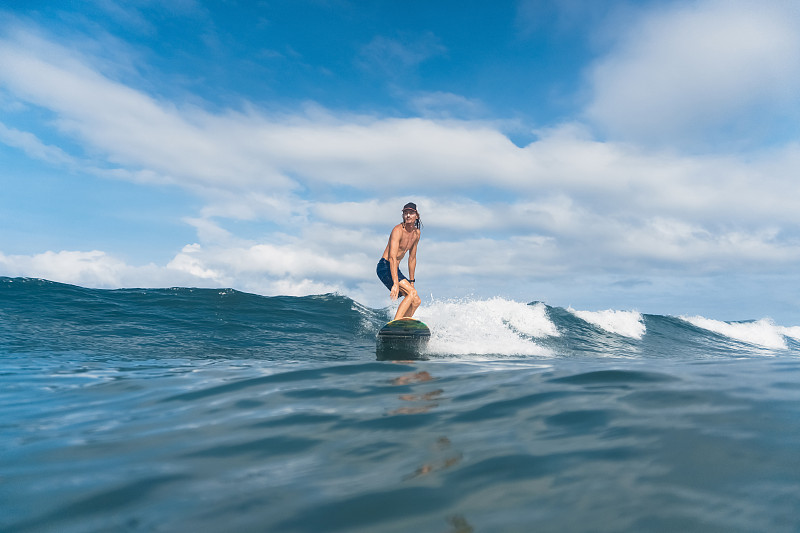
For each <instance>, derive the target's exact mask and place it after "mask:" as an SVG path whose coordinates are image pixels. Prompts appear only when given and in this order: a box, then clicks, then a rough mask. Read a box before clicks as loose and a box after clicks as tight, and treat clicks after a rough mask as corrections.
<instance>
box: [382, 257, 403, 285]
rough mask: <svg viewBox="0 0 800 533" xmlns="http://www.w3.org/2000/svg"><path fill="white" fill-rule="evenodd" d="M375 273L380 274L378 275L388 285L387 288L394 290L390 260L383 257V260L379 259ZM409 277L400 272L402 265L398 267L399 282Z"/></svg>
mask: <svg viewBox="0 0 800 533" xmlns="http://www.w3.org/2000/svg"><path fill="white" fill-rule="evenodd" d="M375 273H376V274H378V277H379V278H380V280H381V281H382V282H383V284H384V285H386V288H387V289H389V290H392V273H391V272H389V261H388V260H387V259H384V258H383V257H381V260H380V261H378V268H376V269H375ZM404 279H408V278H407V277H405V275H404V274H403V273H402V272H400V267H398V268H397V283H400V281H401V280H404Z"/></svg>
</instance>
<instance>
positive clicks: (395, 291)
mask: <svg viewBox="0 0 800 533" xmlns="http://www.w3.org/2000/svg"><path fill="white" fill-rule="evenodd" d="M399 249H400V231H399V228H398V227H397V226H395V227H394V229H392V233H391V234H390V235H389V273H390V274H391V275H392V290H391V292H390V293H389V296H390V297H391V298H392V300H396V299H397V296H398V295H399V293H400V285H399V283H400V280H399V279H397V269H398V267H399V266H400V262H399V261H398V260H397V251H398V250H399Z"/></svg>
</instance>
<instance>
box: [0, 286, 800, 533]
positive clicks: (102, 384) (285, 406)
mask: <svg viewBox="0 0 800 533" xmlns="http://www.w3.org/2000/svg"><path fill="white" fill-rule="evenodd" d="M389 313H390V311H389V310H386V309H384V310H375V309H369V308H366V307H364V306H362V305H360V304H358V303H357V302H354V301H353V300H350V299H349V298H347V297H344V296H336V295H324V296H314V297H303V298H294V297H271V298H270V297H261V296H255V295H250V294H243V293H240V292H236V291H232V290H206V289H204V290H198V289H161V290H154V289H147V290H134V289H127V290H116V291H106V290H93V289H85V288H80V287H74V286H68V285H61V284H56V283H51V282H47V281H42V280H29V279H9V278H0V357H1V358H2V366H1V367H0V402H2V403H1V405H2V406H3V407H2V411H1V412H0V428H1V431H2V436H3V443H4V453H3V454H2V455H1V456H0V510H1V511H2V512H1V513H0V530H2V531H54V532H55V531H58V532H73V531H74V532H86V531H165V532H166V531H169V532H173V531H192V532H195V531H288V532H295V531H297V532H320V531H347V532H350V531H364V532H366V531H382V532H383V531H387V532H394V531H396V532H405V531H413V532H422V531H425V532H427V531H433V532H459V533H466V532H470V531H472V532H495V531H520V532H523V531H525V532H528V531H554V532H555V531H559V532H563V531H704V532H706V531H743V532H744V531H787V532H788V531H798V530H800V458H799V457H800V454H798V449H799V446H800V401H799V400H800V343H798V341H797V338H798V337H800V329H798V328H796V327H784V326H781V325H776V324H774V323H772V322H770V321H768V320H760V321H756V322H749V323H730V324H729V323H724V322H717V321H713V320H708V319H706V318H703V317H668V316H657V315H640V314H638V313H635V312H622V311H616V312H614V311H605V312H591V313H590V312H585V311H581V310H572V309H562V308H555V307H549V306H547V305H545V304H544V303H527V300H526V299H525V298H520V301H510V300H504V299H499V298H497V299H491V300H482V301H474V300H464V301H447V302H439V301H431V302H425V305H424V306H423V308H422V309H420V312H419V316H420V318H421V319H422V320H424V321H425V322H426V323H428V325H429V326H430V327H431V330H432V339H431V342H430V345H429V353H428V354H427V357H428V358H427V360H421V361H409V362H381V361H377V360H376V357H375V334H376V332H377V331H378V329H379V328H380V327H381V326H382V325H383V324H384V323H385V322H386V321H387V320H388V318H389Z"/></svg>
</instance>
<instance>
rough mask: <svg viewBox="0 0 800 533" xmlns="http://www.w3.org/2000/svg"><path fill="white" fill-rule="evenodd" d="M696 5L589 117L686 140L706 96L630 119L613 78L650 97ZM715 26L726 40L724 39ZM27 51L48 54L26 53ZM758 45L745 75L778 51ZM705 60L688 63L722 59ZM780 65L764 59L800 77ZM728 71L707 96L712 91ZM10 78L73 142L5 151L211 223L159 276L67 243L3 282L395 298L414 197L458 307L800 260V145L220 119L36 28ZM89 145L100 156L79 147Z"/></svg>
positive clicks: (0, 67)
mask: <svg viewBox="0 0 800 533" xmlns="http://www.w3.org/2000/svg"><path fill="white" fill-rule="evenodd" d="M682 5H683V4H682ZM726 5H727V4H726ZM731 5H737V6H741V5H743V4H731ZM700 6H701V7H699V8H696V9H695V11H697V13H699V15H697V16H699V17H700V18H699V19H697V20H700V22H704V21H707V19H708V17H709V16H710V15H709V13H722V12H727V11H725V10H724V9H723V7H720V6H721V4H715V3H705V4H701V5H700ZM770 9H772V11H770V10H767V11H766V14H765V15H763V16H762V18H760V19H757V20H756V23H758V24H762V27H766V26H764V25H765V24H767V22H769V23H773V24H777V22H776V20H775V19H773V18H771V17H772V15H771V14H770V13H773V12H774V10H775V9H777V8H775V6H774V5H773V6H772V8H770ZM686 10H688V8H681V10H677V11H675V12H669V13H667V15H668V16H666V17H665V18H664V20H663V21H662V22H661V23H660V24H657V23H656V22H653V21H652V20H651V19H645V20H644V22H642V25H641V26H639V28H640V29H642V28H650V26H648V24H650V25H652V28H653V29H652V31H651V32H650V33H647V35H646V36H642V37H640V43H641V44H642V45H643V49H642V51H641V52H637V53H634V52H632V51H628V52H624V51H623V50H622V49H619V50H618V51H617V55H615V56H612V57H610V58H608V59H607V60H606V61H605V62H604V63H603V64H602V65H601V66H600V67H599V68H598V70H597V73H598V78H596V79H597V86H596V87H597V89H598V97H597V100H596V101H595V107H594V108H592V109H593V112H595V113H596V114H595V117H596V118H597V119H598V120H602V121H604V124H606V125H609V127H611V126H613V127H617V126H619V127H620V128H622V129H624V130H625V131H626V132H633V131H634V129H635V128H634V126H635V127H640V126H641V125H640V126H637V125H636V120H634V118H635V116H636V117H638V116H641V117H642V124H644V122H645V119H647V120H650V118H652V117H653V115H652V114H651V115H648V113H649V111H648V109H649V107H648V106H654V107H658V106H657V104H658V103H659V102H663V103H664V106H665V109H666V110H667V111H665V113H666V114H667V115H668V116H665V117H664V118H663V121H664V125H665V127H666V129H665V130H666V131H668V130H669V128H673V131H678V130H680V128H682V127H684V126H683V125H682V123H681V121H680V120H678V119H679V118H680V112H678V111H680V109H684V108H686V109H692V108H693V107H692V106H698V105H701V104H703V102H705V100H703V98H704V97H701V96H695V95H694V93H693V90H694V89H697V87H695V86H693V85H692V84H691V83H690V82H688V81H687V82H686V83H685V84H684V85H685V86H683V85H680V84H674V86H673V87H672V89H671V92H670V91H667V89H663V94H659V93H658V91H655V92H654V93H653V98H654V100H652V101H651V100H648V99H647V98H645V97H644V96H641V95H639V96H638V97H639V98H640V100H637V99H635V98H634V99H632V100H631V101H630V103H631V106H632V107H631V109H630V110H629V109H628V107H626V106H623V105H622V104H621V103H620V102H618V101H617V100H615V98H616V96H615V93H613V91H612V90H611V89H612V88H613V83H616V82H614V80H615V79H616V78H614V77H613V76H611V74H613V73H614V72H616V73H617V74H618V75H619V74H624V75H625V76H626V78H625V80H626V82H627V83H628V84H630V85H631V87H630V88H631V90H633V89H634V88H637V89H639V90H641V91H644V89H643V88H642V86H639V85H638V84H639V82H638V81H637V80H638V79H639V78H636V77H634V78H631V77H630V76H632V75H634V74H636V75H638V74H639V73H640V72H641V73H642V74H643V75H644V74H648V75H650V74H649V73H650V71H649V70H647V69H648V68H650V67H648V66H647V61H646V60H649V59H650V58H653V57H658V54H659V53H661V54H666V55H667V56H669V54H668V52H669V51H670V50H674V49H677V50H679V51H681V50H683V49H682V48H680V47H678V44H675V43H672V42H671V41H669V40H666V37H665V35H666V34H667V33H668V31H667V30H669V29H672V30H675V31H677V30H679V29H681V28H684V26H686V27H688V28H689V29H692V28H694V26H693V25H692V24H700V23H699V22H697V21H696V19H694V18H692V17H691V16H690V15H692V14H693V13H695V11H686ZM700 15H702V16H700ZM653 20H655V19H653ZM725 20H728V21H729V18H728V19H725V18H724V17H723V21H725ZM687 21H689V22H687ZM692 21H694V22H692ZM759 21H760V22H759ZM690 22H691V23H690ZM700 26H702V24H700ZM723 26H724V24H723ZM725 27H729V26H725ZM781 27H784V26H780V25H778V29H780V28H781ZM784 29H785V27H784ZM641 31H644V30H641ZM698 31H699V30H696V31H695V33H697V32H698ZM715 31H718V32H722V33H721V35H722V37H725V36H727V35H728V34H727V33H725V31H729V30H725V31H723V29H717V30H715ZM695 33H692V32H691V31H689V32H688V33H686V35H688V36H689V37H692V38H694V40H692V39H689V41H690V43H694V44H693V45H692V46H700V44H703V42H704V41H702V40H701V39H700V37H698V36H697V35H695ZM784 33H785V32H784ZM638 35H642V34H641V33H639V34H638ZM714 35H717V34H716V33H715V34H714ZM758 35H761V33H759V34H758ZM781 35H784V34H781V33H780V32H778V34H777V36H778V37H779V38H778V39H777V42H778V44H777V45H776V46H778V47H779V48H777V49H770V48H769V47H766V48H765V49H766V50H778V51H780V50H781V49H780V46H784V45H785V41H786V39H788V37H786V38H785V39H784V38H782V37H781ZM693 36H694V37H693ZM29 42H33V43H34V44H35V46H25V44H26V43H29ZM625 42H626V43H627V42H628V41H625ZM767 44H769V43H767ZM673 45H674V46H673ZM681 46H689V45H686V44H685V43H684V44H682V45H681ZM709 46H710V45H709ZM764 46H766V45H764ZM690 48H691V47H690ZM706 48H708V46H706ZM762 48H763V47H762ZM704 50H705V49H704ZM759 50H761V51H759ZM756 52H758V53H755V52H754V54H755V55H754V57H750V58H749V59H747V58H745V59H747V61H746V62H745V66H747V65H749V64H750V63H753V62H758V61H757V59H758V57H760V55H759V54H764V53H766V52H764V51H763V50H762V49H761V48H758V49H757V50H756ZM682 53H684V55H687V54H689V52H682ZM708 53H709V54H710V52H708ZM626 54H627V55H626ZM700 56H701V57H700V59H698V60H697V61H698V63H697V65H695V66H694V67H693V68H697V69H700V68H701V67H702V65H703V63H702V61H711V60H712V59H713V57H716V56H713V54H712V55H711V56H709V57H710V58H709V57H706V56H703V54H700ZM703 57H705V59H702V58H703ZM748 57H749V56H748ZM701 59H702V61H701ZM748 62H749V63H748ZM772 65H773V66H772V67H769V65H768V67H764V68H767V69H768V70H769V69H773V70H775V71H776V72H777V74H776V75H778V74H781V73H783V74H781V75H785V76H788V77H787V78H786V80H787V82H791V81H792V78H791V76H789V75H788V74H786V73H785V72H784V71H782V70H781V68H782V67H781V66H780V65H778V66H775V64H774V63H773V64H772ZM668 66H669V65H668V64H667V65H665V68H667V67H668ZM676 68H677V67H676ZM719 68H722V67H719ZM737 68H738V67H737ZM613 69H617V70H616V71H614V70H613ZM626 69H627V70H626ZM678 70H679V69H678ZM612 71H613V72H612ZM723 71H724V72H722V73H720V74H719V76H722V78H723V79H726V80H728V82H729V83H733V82H735V81H736V79H737V78H736V75H737V74H736V72H735V68H734V66H730V65H728V66H726V67H725V69H723ZM671 72H672V75H675V72H676V71H674V70H673V71H671ZM760 72H763V71H760ZM626 73H627V74H626ZM652 75H653V76H654V75H655V74H652ZM664 75H666V74H664ZM603 76H608V77H607V78H604V77H603ZM726 76H727V77H726ZM644 79H648V78H647V76H644ZM716 79H717V78H716V75H715V77H714V79H713V80H711V81H708V82H706V83H707V85H705V86H704V87H706V89H707V88H708V87H717V86H715V85H714V83H716V81H715V80H716ZM612 82H613V83H612ZM712 82H713V83H712ZM692 83H699V81H697V80H695V81H694V82H692ZM753 83H756V82H753ZM759 83H760V82H759ZM0 85H3V86H5V87H6V89H7V91H8V94H9V96H8V98H11V97H12V96H13V97H15V98H17V99H18V101H19V102H22V103H23V105H30V106H38V107H39V108H41V109H43V110H45V111H46V112H47V113H51V114H52V116H53V117H55V119H54V120H55V124H56V125H57V126H58V128H59V129H58V131H55V132H52V131H50V132H48V133H49V135H47V136H43V135H42V136H40V137H41V138H47V139H48V142H49V140H50V138H51V137H56V138H61V139H63V141H64V144H63V146H64V147H61V146H59V145H57V144H55V145H50V144H45V143H44V142H42V141H41V140H39V138H40V137H37V136H35V135H33V134H31V133H27V132H24V131H21V130H20V129H18V128H14V127H11V126H4V125H0V140H2V141H3V142H5V143H7V144H9V145H11V146H16V147H18V148H20V149H22V150H24V151H25V152H26V153H27V154H28V155H29V156H30V157H33V158H39V159H42V160H45V161H48V162H50V163H52V164H56V165H59V164H61V165H67V166H70V165H71V166H72V167H74V168H75V169H78V170H82V171H83V172H91V173H95V174H96V173H100V174H104V175H108V176H110V177H114V178H116V179H125V180H130V181H134V182H137V183H141V184H145V185H147V184H153V183H173V184H177V185H179V186H181V187H183V188H184V189H186V190H188V191H190V192H191V193H193V194H196V195H198V196H200V197H201V198H202V199H203V200H205V205H204V206H203V207H202V208H200V209H199V210H198V212H197V213H192V214H191V215H186V214H178V215H177V216H182V217H183V220H184V221H185V222H186V223H187V224H190V225H191V226H193V227H195V228H196V230H197V235H198V237H197V243H193V244H187V243H185V242H181V243H179V244H178V245H176V248H175V249H176V250H180V251H177V252H176V253H175V256H174V257H173V258H172V259H171V260H170V261H168V262H167V263H166V264H165V265H152V264H148V265H145V266H131V265H129V264H127V263H125V262H123V261H122V260H121V259H118V258H115V257H114V256H112V255H111V254H110V253H104V252H97V251H91V252H86V251H61V252H45V253H43V254H34V255H27V256H23V255H19V256H0V267H2V272H0V274H5V275H14V276H16V275H24V276H38V277H45V278H48V279H53V280H56V281H65V282H69V283H76V284H80V285H87V286H102V287H112V286H135V285H147V286H163V285H189V286H232V287H234V288H237V289H242V290H250V291H253V292H259V293H263V294H307V293H313V292H334V291H338V292H342V293H345V294H349V295H351V296H353V297H356V298H357V299H359V300H360V301H362V302H364V303H367V304H373V305H383V303H384V302H385V299H386V294H385V291H384V289H383V287H382V286H381V285H380V283H379V282H378V281H377V278H375V274H374V266H375V263H376V261H377V259H378V257H379V256H380V253H381V252H382V251H383V248H384V246H385V245H386V240H387V237H388V233H389V230H390V228H391V227H392V225H394V224H396V223H397V222H399V220H400V216H399V214H400V213H399V212H400V208H401V206H402V205H403V204H405V203H406V202H407V201H415V202H416V203H417V204H418V205H419V207H420V211H421V214H422V218H423V222H424V223H425V225H426V228H425V230H424V231H423V241H422V242H421V244H420V262H419V264H418V272H419V277H420V278H421V279H425V280H426V281H425V283H426V284H428V287H433V286H435V287H437V290H438V291H439V292H440V293H441V291H444V290H447V291H450V294H451V295H454V296H455V295H458V294H459V291H464V290H469V291H479V290H486V291H488V293H489V294H492V292H493V290H494V288H496V287H498V286H505V285H514V284H517V283H526V284H530V283H532V282H537V281H539V282H544V281H547V280H554V279H561V280H563V279H567V280H572V279H573V278H574V277H577V276H587V275H597V273H598V271H600V273H601V274H605V273H608V272H610V273H612V274H617V273H619V274H620V275H626V273H628V272H631V271H632V272H636V276H638V277H645V278H646V277H647V276H648V273H650V272H654V271H659V269H664V268H668V269H672V270H673V271H675V272H677V271H683V272H689V273H693V272H717V271H721V270H722V269H725V268H728V267H730V266H732V265H733V266H735V267H736V268H741V269H750V270H753V271H759V270H760V271H763V272H768V273H769V272H779V271H781V270H785V269H786V268H791V267H792V266H793V265H794V264H795V263H796V261H797V259H799V257H798V254H797V253H795V252H794V249H795V248H796V246H795V245H796V244H797V243H796V242H794V241H792V240H791V239H789V238H788V237H786V235H785V234H784V233H783V232H782V231H781V229H782V228H785V227H792V226H796V225H797V224H800V211H798V210H797V209H796V205H795V200H794V198H795V197H796V194H795V189H796V186H795V174H796V170H795V169H796V168H797V167H798V163H799V162H800V148H798V146H797V145H794V144H788V145H786V146H784V147H782V148H776V149H770V150H769V151H760V152H759V151H751V152H748V153H744V154H742V155H704V156H700V155H694V156H687V155H685V154H681V153H679V152H676V151H666V150H664V151H656V150H653V149H646V148H642V147H641V146H637V145H634V144H632V143H623V142H612V141H608V142H600V141H598V140H596V139H594V138H593V137H592V136H591V134H590V132H589V130H588V128H586V127H585V126H583V125H581V124H579V123H566V124H560V125H556V126H554V127H551V128H548V129H541V130H539V131H538V132H537V133H538V135H539V137H538V139H537V140H536V141H535V142H533V143H531V144H530V145H528V146H526V147H518V146H515V145H514V144H513V143H512V142H511V141H510V140H509V138H508V137H507V136H505V135H504V134H503V133H502V132H501V131H500V129H499V128H498V127H497V126H496V125H493V124H491V123H487V122H472V121H467V120H434V119H430V118H428V119H423V118H412V119H400V118H392V117H380V116H353V115H347V114H338V115H337V114H334V113H332V112H329V111H326V110H324V109H320V108H318V107H313V106H309V108H307V109H306V110H304V111H302V112H298V113H297V114H296V115H294V116H292V115H288V114H287V115H281V116H276V115H274V114H270V113H267V112H265V111H263V110H260V109H258V108H255V107H253V108H250V109H248V110H247V111H246V112H241V111H233V110H228V111H225V110H223V111H221V112H211V111H207V110H204V109H201V108H197V107H189V106H178V105H175V104H173V103H171V102H169V101H165V100H163V99H162V100H160V99H158V98H156V97H154V96H151V95H149V94H147V93H145V92H144V91H141V90H137V89H135V88H133V87H130V86H126V85H124V84H122V83H121V82H119V81H115V80H114V79H111V77H109V76H106V75H104V73H103V72H102V71H101V70H100V69H98V68H97V67H96V65H94V64H93V62H92V60H91V58H87V57H82V56H80V55H78V54H77V53H76V52H74V51H72V50H69V49H68V48H66V47H61V46H56V45H53V44H51V43H49V42H47V41H46V40H44V39H42V38H40V37H36V36H34V35H32V34H31V33H25V34H24V35H23V34H18V35H16V37H15V36H11V37H6V38H5V39H3V40H0ZM745 85H746V84H745ZM756 85H757V86H754V87H750V88H748V87H749V86H745V87H744V88H743V89H737V90H741V91H744V93H742V94H744V95H745V96H747V95H755V96H753V98H756V99H758V98H760V97H761V96H763V94H765V93H764V92H763V87H761V86H758V83H756ZM634 86H636V87H634ZM720 90H721V89H720ZM701 92H702V91H701ZM637 94H639V93H637ZM775 94H777V93H775ZM778 96H780V97H781V98H782V97H783V96H781V95H778ZM448 98H449V97H448ZM659 98H660V100H659ZM738 98H739V96H737V97H736V98H733V99H731V100H730V101H731V102H734V101H737V99H738ZM455 101H458V99H457V98H456V99H455ZM11 103H13V102H11ZM715 105H718V109H717V112H722V111H725V110H726V109H729V108H728V107H726V106H730V105H733V104H730V103H725V100H724V99H722V100H721V103H717V104H715ZM637 106H638V107H637ZM670 106H672V111H673V112H674V113H672V112H670V111H669V109H670ZM601 111H602V112H601ZM656 111H659V110H658V109H656ZM653 112H655V111H653ZM659 112H660V111H659ZM597 113H599V114H597ZM603 113H605V114H603ZM634 115H635V116H634ZM673 115H674V116H673ZM675 117H678V119H676V118H675ZM637 120H638V119H637ZM670 120H672V122H670ZM681 120H682V119H681ZM9 124H10V122H9ZM48 124H50V123H47V124H46V125H45V127H47V125H48ZM630 124H633V126H631V125H630ZM656 124H658V122H656ZM641 127H644V126H641ZM626 128H634V129H626ZM59 135H60V137H59ZM76 142H77V143H78V145H79V146H80V147H81V148H82V149H83V151H84V152H85V153H87V154H91V156H92V158H93V159H92V161H91V162H89V161H88V160H87V159H86V157H85V156H84V155H83V154H74V153H72V152H71V151H70V150H69V149H68V148H66V147H71V146H73V143H76ZM95 161H101V162H102V164H96V163H95ZM81 167H83V168H81ZM98 167H102V168H98ZM342 191H344V192H342ZM241 222H256V223H264V225H265V226H267V227H268V229H264V230H263V232H261V233H258V232H251V233H250V234H248V235H247V236H245V235H244V232H240V231H238V230H237V228H238V227H239V226H237V223H241ZM181 247H183V248H181ZM568 283H572V282H571V281H569V282H568Z"/></svg>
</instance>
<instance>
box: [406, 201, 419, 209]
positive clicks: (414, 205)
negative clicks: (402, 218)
mask: <svg viewBox="0 0 800 533" xmlns="http://www.w3.org/2000/svg"><path fill="white" fill-rule="evenodd" d="M406 209H413V210H414V211H416V210H417V204H415V203H414V202H408V203H407V204H406V205H404V206H403V211H405V210H406Z"/></svg>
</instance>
